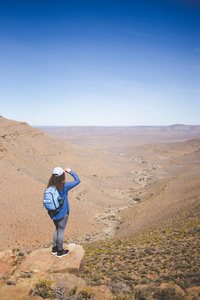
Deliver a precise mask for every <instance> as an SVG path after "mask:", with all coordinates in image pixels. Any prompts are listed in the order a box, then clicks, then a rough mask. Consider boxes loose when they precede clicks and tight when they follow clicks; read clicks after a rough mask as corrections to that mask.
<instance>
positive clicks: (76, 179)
mask: <svg viewBox="0 0 200 300" xmlns="http://www.w3.org/2000/svg"><path fill="white" fill-rule="evenodd" d="M69 174H70V175H71V176H73V177H74V181H70V182H65V186H64V189H63V190H61V191H60V196H61V197H62V198H63V199H64V203H63V207H62V208H61V210H60V211H59V213H58V214H57V215H56V216H54V217H53V218H52V219H53V220H59V219H62V218H63V217H64V216H65V215H66V214H67V213H68V212H69V211H70V208H69V201H68V191H69V190H71V189H72V188H73V187H75V186H76V185H78V184H79V183H80V182H81V180H80V178H79V177H78V175H76V174H75V173H74V172H73V171H70V172H69ZM49 215H50V213H49Z"/></svg>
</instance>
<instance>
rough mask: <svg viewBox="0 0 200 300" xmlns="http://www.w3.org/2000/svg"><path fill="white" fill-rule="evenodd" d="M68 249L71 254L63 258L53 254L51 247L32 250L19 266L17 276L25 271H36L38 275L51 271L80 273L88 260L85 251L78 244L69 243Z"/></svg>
mask: <svg viewBox="0 0 200 300" xmlns="http://www.w3.org/2000/svg"><path fill="white" fill-rule="evenodd" d="M67 249H68V250H69V254H68V255H66V256H64V257H61V258H57V257H56V255H51V248H43V249H37V250H35V251H32V252H31V253H30V254H29V255H28V256H27V257H26V259H25V260H24V261H23V262H22V264H21V265H20V266H19V267H18V268H17V270H16V272H15V274H16V276H19V277H20V275H21V276H22V274H24V273H34V274H37V276H44V275H46V274H51V273H62V274H64V273H68V274H74V275H79V274H80V272H81V270H82V268H83V266H84V264H85V262H86V255H85V251H84V249H83V247H82V246H79V245H76V244H69V245H67Z"/></svg>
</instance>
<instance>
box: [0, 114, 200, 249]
mask: <svg viewBox="0 0 200 300" xmlns="http://www.w3.org/2000/svg"><path fill="white" fill-rule="evenodd" d="M42 129H43V130H47V131H49V132H50V133H51V134H54V135H56V136H52V135H50V134H48V133H46V132H44V131H41V130H40V129H36V128H33V127H31V126H29V125H28V124H26V123H21V122H16V121H12V120H7V119H5V118H3V117H0V160H1V164H0V170H1V174H2V176H1V179H0V183H1V189H0V203H1V222H0V245H1V246H0V248H1V250H4V249H7V248H11V249H12V248H16V247H17V248H20V249H23V248H24V249H32V248H38V247H39V246H41V245H43V244H48V243H51V241H52V235H53V231H54V225H53V223H52V221H51V219H50V218H49V216H48V215H47V212H46V210H45V208H43V207H42V198H43V192H44V189H45V188H46V185H47V182H48V179H49V177H50V175H51V172H52V169H53V168H54V167H55V166H62V167H70V168H71V169H72V170H73V171H74V172H75V173H77V174H78V175H79V176H80V178H81V181H82V182H81V184H80V185H79V186H78V187H76V188H75V189H74V190H72V191H71V192H70V194H69V200H70V207H71V213H70V218H69V223H68V225H67V230H66V232H65V238H66V239H67V240H68V241H69V242H74V241H76V242H83V241H96V240H99V239H102V238H111V237H113V236H114V235H115V234H116V236H117V237H120V236H124V235H128V234H130V233H133V232H135V231H138V230H142V229H145V228H148V227H151V226H155V225H159V224H161V223H163V222H166V223H169V222H173V221H174V220H176V218H177V216H179V217H180V218H184V217H185V216H186V214H187V212H188V209H191V210H192V209H193V207H195V205H196V203H197V202H199V193H200V192H199V190H200V189H199V182H200V181H199V179H200V178H199V172H198V169H199V158H200V150H199V149H200V126H182V125H176V126H169V127H162V128H160V129H159V128H158V127H156V128H152V127H147V128H146V127H145V128H144V127H140V128H136V130H135V131H134V127H133V128H121V129H120V128H109V130H106V129H105V128H104V129H103V128H89V129H87V128H79V127H78V128H71V130H69V129H70V128H64V129H63V128H62V130H61V129H60V131H59V130H58V128H50V130H49V128H42ZM91 129H92V130H91ZM107 129H108V128H107ZM65 130H66V131H65ZM88 130H89V131H88ZM61 137H62V138H61ZM67 180H69V181H70V180H72V178H71V177H70V176H69V175H67ZM120 223H121V224H120ZM116 227H117V228H118V229H117V231H116V230H115V229H116Z"/></svg>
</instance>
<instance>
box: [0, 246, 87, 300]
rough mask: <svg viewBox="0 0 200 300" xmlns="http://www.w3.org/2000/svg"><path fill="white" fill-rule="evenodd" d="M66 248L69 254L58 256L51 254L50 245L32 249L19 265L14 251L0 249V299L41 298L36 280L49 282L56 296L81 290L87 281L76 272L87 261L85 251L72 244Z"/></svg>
mask: <svg viewBox="0 0 200 300" xmlns="http://www.w3.org/2000/svg"><path fill="white" fill-rule="evenodd" d="M65 248H67V249H68V250H69V254H68V255H66V256H64V257H61V258H57V257H56V255H51V248H40V249H37V250H34V251H32V252H31V253H30V254H28V255H27V257H26V258H25V259H24V260H23V261H22V263H20V264H19V265H18V259H17V257H16V256H15V254H14V252H12V251H11V250H6V251H0V299H1V300H11V299H12V300H28V299H32V300H37V299H38V300H39V299H43V298H42V297H40V295H38V294H37V293H35V289H36V284H37V283H43V284H44V285H46V286H47V287H48V283H50V284H51V288H52V289H53V291H54V292H55V295H56V296H55V298H57V299H58V298H59V297H60V299H61V297H62V298H66V297H67V296H68V294H69V293H70V291H73V290H74V291H76V293H78V292H81V291H82V290H83V289H84V288H85V287H86V283H85V281H84V280H83V279H81V278H79V277H78V275H79V274H80V272H81V270H82V268H83V266H84V264H85V262H86V255H85V251H84V249H83V247H82V246H80V245H76V244H74V243H73V244H69V245H67V246H66V247H65Z"/></svg>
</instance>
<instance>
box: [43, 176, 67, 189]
mask: <svg viewBox="0 0 200 300" xmlns="http://www.w3.org/2000/svg"><path fill="white" fill-rule="evenodd" d="M64 185H65V172H63V174H62V175H60V176H55V175H52V176H51V178H50V179H49V183H48V185H47V188H48V187H49V186H55V187H56V188H57V190H58V192H59V193H60V191H61V190H63V189H64Z"/></svg>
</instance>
